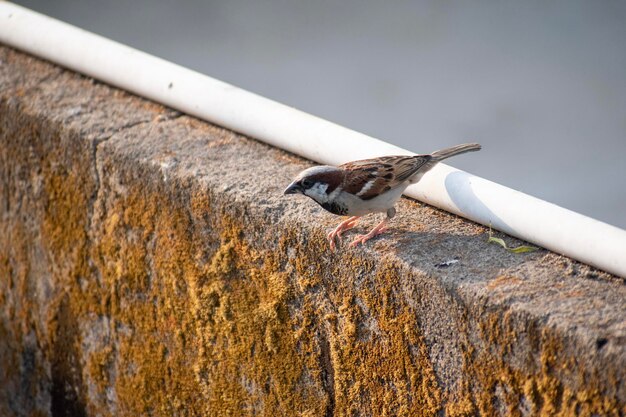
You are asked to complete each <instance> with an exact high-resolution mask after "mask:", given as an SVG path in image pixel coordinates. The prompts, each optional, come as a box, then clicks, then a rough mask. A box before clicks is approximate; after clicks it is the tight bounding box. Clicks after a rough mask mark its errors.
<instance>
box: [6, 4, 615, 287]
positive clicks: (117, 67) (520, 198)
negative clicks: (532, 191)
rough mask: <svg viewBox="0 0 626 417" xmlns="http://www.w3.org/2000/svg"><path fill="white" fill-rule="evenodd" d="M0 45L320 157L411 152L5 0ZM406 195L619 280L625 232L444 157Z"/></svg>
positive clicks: (329, 160)
mask: <svg viewBox="0 0 626 417" xmlns="http://www.w3.org/2000/svg"><path fill="white" fill-rule="evenodd" d="M0 42H2V43H5V44H7V45H10V46H13V47H15V48H18V49H22V50H24V51H26V52H28V53H31V54H33V55H37V56H40V57H42V58H45V59H47V60H49V61H52V62H55V63H57V64H59V65H62V66H64V67H67V68H70V69H72V70H74V71H77V72H81V73H83V74H86V75H88V76H90V77H93V78H96V79H99V80H101V81H104V82H107V83H109V84H111V85H114V86H117V87H120V88H123V89H125V90H128V91H131V92H133V93H135V94H138V95H140V96H143V97H146V98H149V99H151V100H154V101H157V102H160V103H163V104H165V105H167V106H169V107H172V108H175V109H177V110H180V111H182V112H185V113H187V114H190V115H193V116H196V117H199V118H202V119H205V120H208V121H210V122H212V123H215V124H218V125H221V126H224V127H226V128H229V129H232V130H234V131H237V132H240V133H243V134H246V135H249V136H251V137H254V138H257V139H259V140H262V141H264V142H266V143H268V144H271V145H273V146H276V147H279V148H282V149H285V150H288V151H290V152H293V153H295V154H298V155H301V156H303V157H306V158H309V159H311V160H314V161H317V162H319V163H323V164H339V163H342V162H347V161H349V160H355V159H361V158H368V157H374V156H380V155H389V154H411V152H409V151H407V150H404V149H401V148H398V147H396V146H393V145H391V144H388V143H385V142H382V141H380V140H377V139H374V138H372V137H369V136H366V135H363V134H361V133H358V132H355V131H353V130H350V129H347V128H344V127H341V126H338V125H336V124H334V123H331V122H328V121H326V120H323V119H320V118H318V117H315V116H312V115H310V114H307V113H304V112H301V111H299V110H296V109H293V108H291V107H288V106H285V105H283V104H280V103H277V102H275V101H272V100H268V99H266V98H263V97H260V96H258V95H256V94H253V93H250V92H248V91H245V90H242V89H240V88H237V87H234V86H232V85H230V84H226V83H224V82H221V81H218V80H216V79H214V78H210V77H208V76H206V75H203V74H200V73H198V72H195V71H192V70H189V69H187V68H184V67H181V66H179V65H176V64H173V63H171V62H168V61H165V60H163V59H160V58H157V57H154V56H152V55H149V54H146V53H144V52H141V51H138V50H136V49H133V48H130V47H128V46H125V45H122V44H119V43H117V42H114V41H112V40H110V39H106V38H104V37H101V36H98V35H95V34H93V33H90V32H87V31H84V30H82V29H79V28H76V27H74V26H71V25H69V24H66V23H63V22H60V21H58V20H55V19H52V18H50V17H47V16H44V15H42V14H39V13H36V12H33V11H31V10H28V9H25V8H23V7H20V6H17V5H15V4H12V3H9V2H4V1H0ZM421 151H428V152H430V151H432V149H423V150H421ZM487 151H488V150H487ZM406 195H408V196H410V197H414V198H417V199H418V200H421V201H424V202H426V203H428V204H432V205H434V206H436V207H439V208H442V209H444V210H447V211H450V212H452V213H455V214H458V215H461V216H463V217H466V218H468V219H471V220H473V221H475V222H478V223H482V224H484V225H491V226H492V227H493V228H494V229H498V230H501V231H503V232H506V233H508V234H510V235H513V236H516V237H518V238H521V239H524V240H527V241H529V242H533V243H535V244H537V245H540V246H543V247H545V248H547V249H550V250H552V251H554V252H557V253H562V254H564V255H567V256H569V257H572V258H574V259H577V260H579V261H582V262H585V263H588V264H590V265H593V266H596V267H598V268H600V269H603V270H605V271H608V272H611V273H613V274H617V275H620V276H622V277H626V231H624V230H622V229H619V228H617V227H614V226H610V225H608V224H606V223H603V222H600V221H597V220H594V219H591V218H589V217H585V216H583V215H581V214H578V213H575V212H573V211H570V210H567V209H564V208H562V207H559V206H556V205H554V204H551V203H548V202H545V201H542V200H539V199H537V198H534V197H531V196H528V195H526V194H523V193H520V192H518V191H515V190H512V189H510V188H507V187H504V186H502V185H499V184H496V183H493V182H491V181H488V180H485V179H483V178H480V177H476V176H474V175H471V174H468V173H467V172H464V171H460V170H457V169H454V168H452V167H450V166H448V165H444V164H439V165H438V166H437V167H435V168H434V169H433V170H432V171H431V172H429V173H428V174H427V175H425V176H424V177H423V179H422V180H421V181H420V182H419V183H418V184H416V185H414V186H411V187H409V188H408V189H407V190H406Z"/></svg>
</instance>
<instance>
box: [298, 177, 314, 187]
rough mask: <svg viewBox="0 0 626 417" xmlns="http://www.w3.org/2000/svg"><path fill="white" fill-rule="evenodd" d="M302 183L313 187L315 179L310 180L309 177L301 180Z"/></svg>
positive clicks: (304, 185)
mask: <svg viewBox="0 0 626 417" xmlns="http://www.w3.org/2000/svg"><path fill="white" fill-rule="evenodd" d="M300 184H302V187H304V188H311V187H313V181H311V180H308V179H306V178H305V179H303V180H302V181H300Z"/></svg>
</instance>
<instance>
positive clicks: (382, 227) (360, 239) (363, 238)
mask: <svg viewBox="0 0 626 417" xmlns="http://www.w3.org/2000/svg"><path fill="white" fill-rule="evenodd" d="M386 231H387V219H385V220H383V221H382V222H380V223H378V225H377V226H376V227H375V228H373V229H372V230H371V231H370V232H369V233H368V234H366V235H358V236H357V237H356V238H355V239H354V240H353V241H352V243H350V247H352V248H353V247H355V246H357V245H358V244H359V243H361V244H363V243H365V242H367V241H368V240H370V239H371V238H373V237H374V236H378V235H380V234H383V233H385V232H386Z"/></svg>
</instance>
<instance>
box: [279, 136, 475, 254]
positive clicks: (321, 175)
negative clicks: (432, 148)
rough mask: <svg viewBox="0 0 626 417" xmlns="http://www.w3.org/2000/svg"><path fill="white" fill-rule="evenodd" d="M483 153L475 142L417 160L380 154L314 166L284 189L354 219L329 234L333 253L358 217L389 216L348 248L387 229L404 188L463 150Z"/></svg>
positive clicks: (416, 157)
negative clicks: (344, 233) (378, 214)
mask: <svg viewBox="0 0 626 417" xmlns="http://www.w3.org/2000/svg"><path fill="white" fill-rule="evenodd" d="M478 150H480V145H479V144H477V143H466V144H462V145H456V146H452V147H451V148H447V149H442V150H440V151H436V152H433V153H431V154H430V155H414V156H381V157H380V158H373V159H364V160H361V161H353V162H348V163H345V164H343V165H339V166H337V167H334V166H328V165H323V166H315V167H311V168H308V169H305V170H304V171H302V172H301V173H300V174H298V176H297V177H296V179H295V180H294V181H293V182H292V183H291V184H289V186H288V187H287V189H285V194H297V193H300V194H304V195H306V196H307V197H310V198H311V199H313V200H314V201H315V202H316V203H317V204H319V205H320V206H322V208H324V209H325V210H328V211H330V212H331V213H333V214H337V215H341V216H350V217H349V218H348V219H347V220H344V221H343V222H341V223H340V224H339V225H338V226H337V227H336V228H335V229H334V230H333V231H332V232H330V233H329V234H328V242H329V243H330V248H331V250H333V251H334V250H335V239H337V240H339V241H340V240H341V234H342V233H343V232H345V231H346V230H349V229H352V228H353V227H354V226H356V224H357V222H358V220H359V218H360V217H361V216H364V215H366V214H369V213H386V214H387V217H385V219H384V220H383V221H381V222H380V223H379V224H378V225H377V226H376V227H374V228H373V229H372V230H371V231H370V232H369V233H367V234H365V235H358V236H357V237H356V239H354V241H353V242H352V243H351V244H350V246H356V245H358V244H359V243H365V242H366V241H368V240H369V239H371V238H373V237H374V236H377V235H379V234H381V233H383V232H385V230H387V223H388V222H389V219H391V218H392V217H393V216H395V214H396V209H395V207H394V205H395V204H396V201H398V199H399V198H400V196H401V195H402V193H403V192H404V190H405V189H406V187H408V186H409V185H411V184H415V183H416V182H418V181H419V180H420V179H421V178H422V176H423V175H424V174H425V173H426V172H428V171H429V170H430V169H431V168H432V167H434V166H435V165H436V164H437V163H438V162H440V161H443V160H444V159H446V158H450V157H451V156H455V155H459V154H462V153H465V152H473V151H478Z"/></svg>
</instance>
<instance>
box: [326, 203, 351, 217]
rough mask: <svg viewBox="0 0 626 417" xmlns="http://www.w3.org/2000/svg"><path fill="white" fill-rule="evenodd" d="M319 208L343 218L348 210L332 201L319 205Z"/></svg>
mask: <svg viewBox="0 0 626 417" xmlns="http://www.w3.org/2000/svg"><path fill="white" fill-rule="evenodd" d="M320 206H322V208H323V209H324V210H327V211H330V212H331V213H333V214H337V215H339V216H344V215H346V214H348V208H347V207H345V206H342V205H340V204H337V203H336V202H334V201H332V202H326V203H321V204H320Z"/></svg>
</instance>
